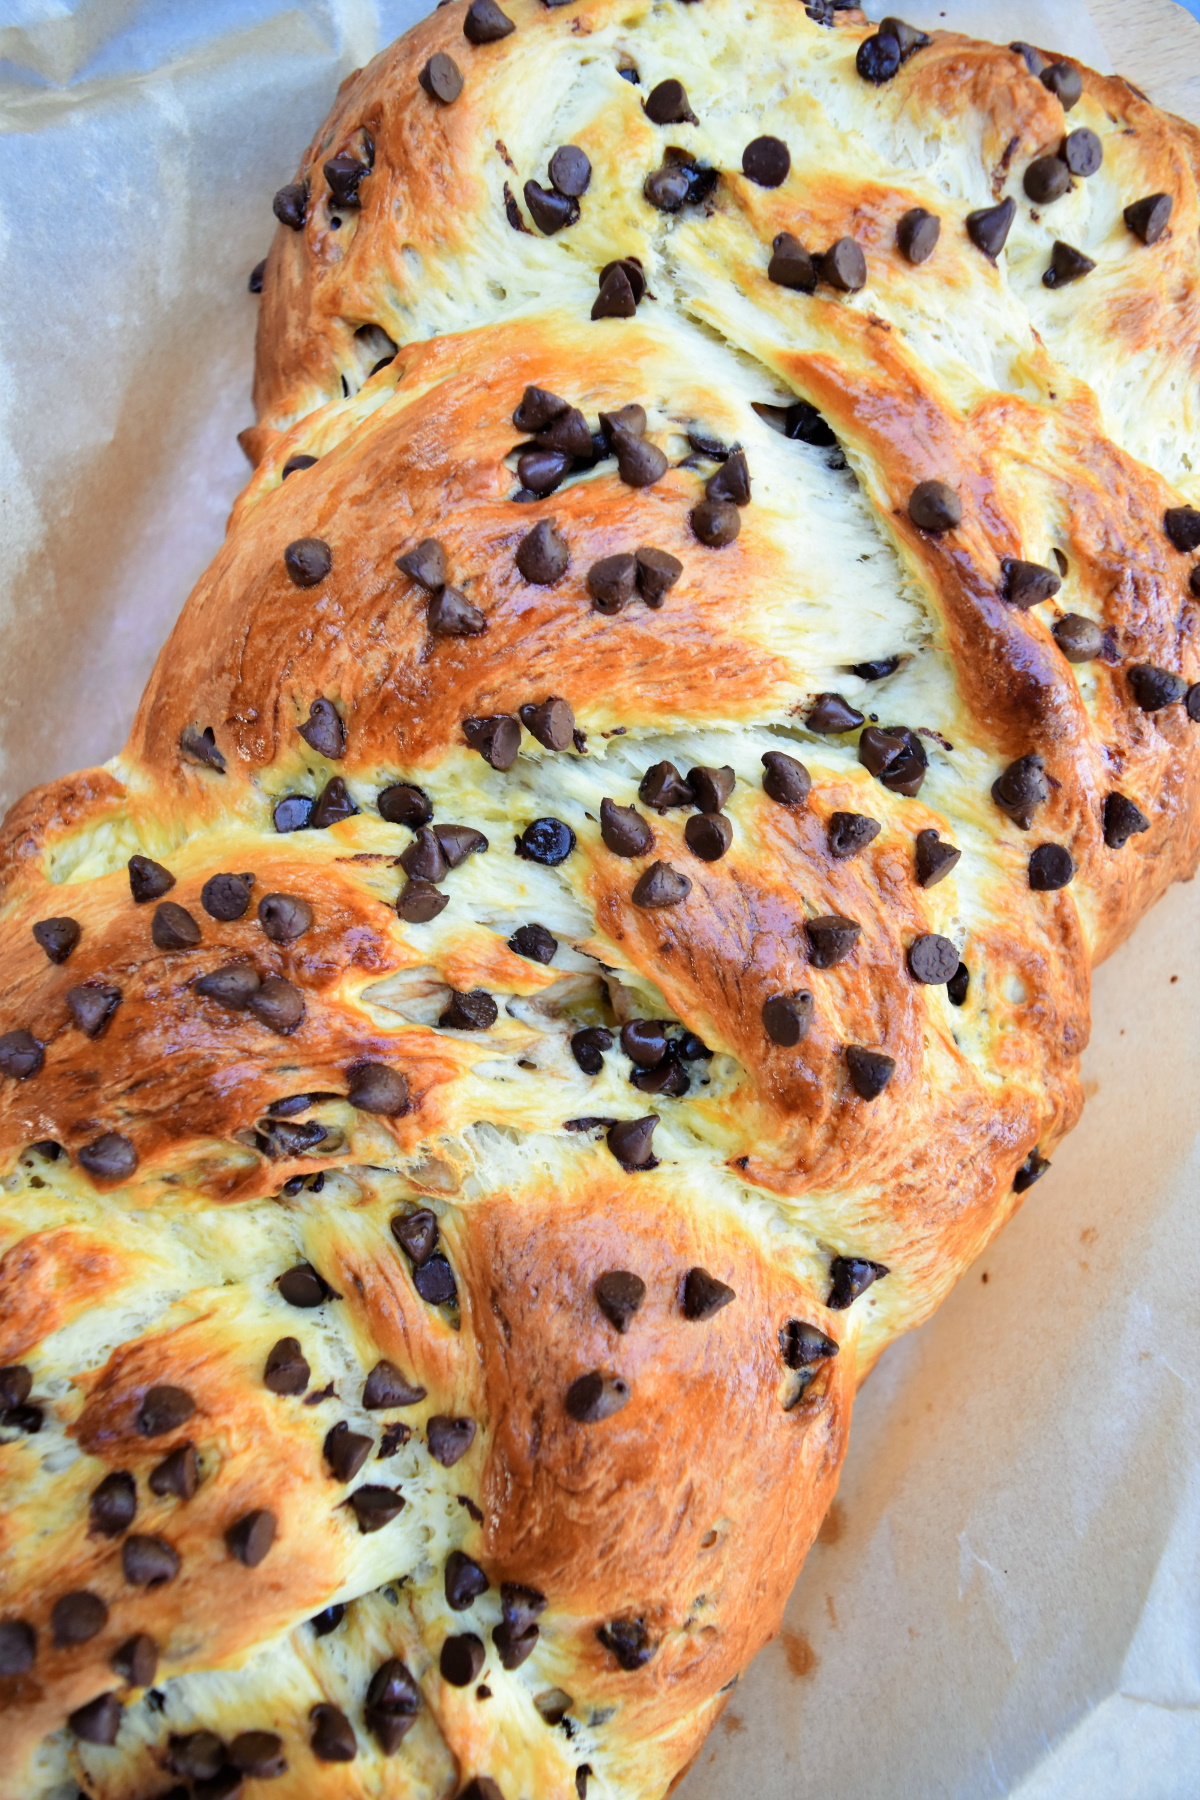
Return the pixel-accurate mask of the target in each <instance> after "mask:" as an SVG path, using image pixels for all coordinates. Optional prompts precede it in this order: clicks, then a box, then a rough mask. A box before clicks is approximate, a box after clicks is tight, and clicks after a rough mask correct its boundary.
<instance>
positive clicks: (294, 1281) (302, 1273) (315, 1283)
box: [276, 1262, 330, 1307]
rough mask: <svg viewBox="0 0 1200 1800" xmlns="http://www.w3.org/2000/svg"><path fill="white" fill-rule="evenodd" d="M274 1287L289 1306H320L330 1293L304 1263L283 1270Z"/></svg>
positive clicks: (325, 1285) (309, 1264) (311, 1269)
mask: <svg viewBox="0 0 1200 1800" xmlns="http://www.w3.org/2000/svg"><path fill="white" fill-rule="evenodd" d="M276 1285H277V1287H278V1288H279V1292H280V1294H281V1295H282V1297H283V1299H285V1300H286V1301H287V1303H288V1305H289V1306H306V1307H308V1306H322V1305H324V1303H325V1301H326V1300H327V1299H328V1298H329V1293H330V1289H329V1286H328V1284H327V1283H326V1282H324V1281H322V1279H321V1277H320V1276H319V1275H318V1274H317V1271H316V1270H315V1269H314V1268H313V1266H312V1264H311V1263H306V1262H302V1263H297V1264H296V1265H295V1267H294V1268H291V1269H285V1270H284V1272H283V1274H282V1275H281V1276H280V1277H279V1280H278V1282H277V1283H276Z"/></svg>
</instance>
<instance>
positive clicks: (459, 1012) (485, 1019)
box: [438, 987, 500, 1031]
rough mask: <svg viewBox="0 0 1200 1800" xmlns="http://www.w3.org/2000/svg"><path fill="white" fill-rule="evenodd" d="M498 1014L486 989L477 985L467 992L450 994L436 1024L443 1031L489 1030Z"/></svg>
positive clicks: (496, 1007)
mask: <svg viewBox="0 0 1200 1800" xmlns="http://www.w3.org/2000/svg"><path fill="white" fill-rule="evenodd" d="M499 1016H500V1009H499V1007H498V1006H497V1005H496V1002H495V1001H494V1000H493V998H492V996H491V995H490V994H489V993H488V991H487V989H486V988H478V987H477V988H472V989H471V991H470V992H469V993H467V994H452V995H451V997H450V1004H449V1005H448V1006H447V1007H446V1010H445V1011H444V1012H443V1013H442V1015H441V1017H440V1018H439V1020H438V1024H439V1025H440V1026H441V1027H442V1029H443V1030H444V1031H490V1030H491V1028H492V1026H493V1025H494V1024H495V1023H496V1020H497V1018H498V1017H499Z"/></svg>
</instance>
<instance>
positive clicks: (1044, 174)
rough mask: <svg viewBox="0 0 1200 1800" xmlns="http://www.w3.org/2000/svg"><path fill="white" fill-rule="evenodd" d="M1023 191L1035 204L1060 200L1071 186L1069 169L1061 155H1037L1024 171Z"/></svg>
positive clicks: (1045, 203) (1046, 203) (1048, 203)
mask: <svg viewBox="0 0 1200 1800" xmlns="http://www.w3.org/2000/svg"><path fill="white" fill-rule="evenodd" d="M1024 186H1025V192H1026V194H1027V195H1028V196H1029V198H1030V199H1031V200H1032V201H1033V202H1034V204H1035V205H1036V206H1049V205H1051V204H1052V202H1053V201H1055V200H1060V199H1061V198H1062V196H1063V195H1064V194H1065V193H1067V192H1068V191H1069V189H1070V186H1071V171H1070V169H1068V167H1067V165H1066V163H1065V162H1064V161H1063V159H1062V157H1061V156H1039V157H1037V158H1036V159H1035V160H1034V161H1033V162H1031V163H1030V165H1029V167H1028V168H1027V169H1026V171H1025V182H1024Z"/></svg>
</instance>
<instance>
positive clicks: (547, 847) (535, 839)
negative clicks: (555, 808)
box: [516, 818, 575, 869]
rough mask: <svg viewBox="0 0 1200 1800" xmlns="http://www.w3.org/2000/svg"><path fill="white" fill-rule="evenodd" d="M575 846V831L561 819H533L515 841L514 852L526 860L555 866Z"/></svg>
mask: <svg viewBox="0 0 1200 1800" xmlns="http://www.w3.org/2000/svg"><path fill="white" fill-rule="evenodd" d="M574 848H575V833H574V832H573V831H572V830H571V827H570V826H569V825H564V823H563V821H562V820H561V819H550V818H546V819H534V821H533V823H532V824H531V825H527V826H526V827H525V829H524V831H523V832H522V833H521V835H520V837H519V838H518V839H517V842H516V854H517V855H518V856H520V857H523V858H524V860H525V861H526V862H535V863H542V864H543V865H544V866H545V867H546V868H550V869H553V868H557V866H558V864H559V863H562V862H566V860H567V858H568V856H570V854H571V852H572V851H573V850H574Z"/></svg>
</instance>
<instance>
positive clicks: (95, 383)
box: [0, 0, 1200, 1800]
mask: <svg viewBox="0 0 1200 1800" xmlns="http://www.w3.org/2000/svg"><path fill="white" fill-rule="evenodd" d="M798 3H799V0H798ZM1130 3H1131V4H1135V3H1136V0H1130ZM423 10H424V6H423V4H422V0H0V268H2V270H3V287H2V290H0V627H2V636H0V643H2V645H3V668H4V673H5V680H4V681H3V682H2V683H0V709H2V710H0V801H2V802H3V804H7V803H8V801H10V800H11V799H12V798H13V797H14V796H15V795H17V794H19V793H20V792H21V791H22V790H23V789H24V788H26V787H27V786H29V785H30V784H32V783H33V782H36V781H41V780H45V779H47V778H48V777H50V776H52V775H54V774H56V773H59V772H61V771H63V770H66V769H69V768H73V767H77V766H81V765H85V764H87V763H89V762H94V761H99V760H101V759H103V758H104V757H106V756H108V755H110V754H111V753H112V752H113V751H114V750H116V749H117V748H118V747H119V745H120V743H121V742H122V740H123V738H124V735H125V730H126V727H127V725H128V721H129V719H130V717H131V715H132V712H133V708H134V706H135V704H136V701H137V697H138V694H139V692H140V690H141V687H142V684H143V682H144V680H145V678H146V675H147V674H148V672H149V669H150V665H151V663H152V661H153V658H154V655H155V652H156V650H157V648H158V646H159V644H160V643H161V642H162V640H163V638H164V637H165V635H166V633H167V631H168V629H169V627H170V624H171V622H172V620H173V619H174V617H175V614H176V613H177V611H178V609H179V607H180V605H181V603H182V601H183V599H184V597H185V595H186V593H187V591H188V589H189V587H190V586H191V584H192V582H193V581H194V580H195V578H196V577H197V576H198V575H199V573H200V571H201V569H202V568H203V567H204V565H205V564H206V563H207V562H208V560H209V558H210V556H211V555H212V553H213V551H214V550H215V548H216V546H217V544H218V543H219V541H220V537H221V533H222V529H223V525H224V519H225V515H226V512H227V510H228V508H229V505H230V502H231V501H232V499H233V496H234V494H235V492H236V490H237V488H238V486H239V485H240V483H241V481H242V480H243V479H244V477H245V474H246V468H245V464H244V462H243V460H242V457H241V453H240V451H239V450H238V448H237V445H236V443H235V433H236V432H237V430H238V429H239V428H240V427H241V426H243V425H246V424H249V423H250V408H249V399H248V394H249V379H250V362H251V352H252V339H253V332H254V320H255V305H256V302H255V301H254V300H253V299H252V298H251V297H250V295H249V294H248V293H247V291H246V278H247V276H248V274H249V271H250V269H251V268H252V266H253V265H254V263H255V262H257V261H258V259H259V258H260V257H261V256H262V255H263V254H264V253H265V250H266V247H267V244H268V241H269V238H270V233H271V230H272V227H273V220H272V216H271V205H270V203H271V195H272V194H273V192H274V190H275V189H276V188H277V187H279V186H280V185H281V184H282V183H283V182H284V181H287V180H289V179H290V178H291V176H292V174H293V171H294V166H295V163H296V160H297V158H298V156H299V154H300V152H301V150H302V149H303V147H304V144H305V142H306V141H307V138H308V136H309V134H310V132H311V131H312V129H313V128H314V126H315V125H316V124H317V122H318V121H319V120H320V118H321V117H322V116H323V114H324V112H325V110H326V108H327V106H328V104H329V102H330V100H331V99H332V96H333V92H334V89H335V87H336V85H337V82H338V81H339V80H340V79H341V77H342V76H343V75H344V74H345V73H347V71H348V70H350V69H351V68H353V67H355V66H356V65H357V64H359V63H362V62H364V61H366V59H367V58H368V57H369V56H370V55H372V54H373V53H374V51H375V50H376V49H378V48H379V47H380V46H381V45H382V44H384V43H386V42H387V41H388V40H389V39H390V38H391V37H393V36H395V35H396V34H397V33H398V32H400V31H402V30H403V29H404V28H405V27H406V26H407V25H408V24H410V23H411V22H412V21H413V19H414V18H416V17H417V16H418V15H419V14H420V13H421V12H422V11H423ZM869 10H870V11H872V13H873V14H874V15H875V16H878V15H879V14H881V13H882V12H884V11H886V10H889V7H888V6H886V5H884V4H882V3H881V4H878V5H874V6H872V7H870V8H869ZM903 10H904V12H905V16H906V17H908V18H910V19H911V20H912V21H913V22H914V23H917V24H922V25H927V26H928V25H937V24H946V25H953V26H956V27H959V28H961V29H964V30H970V31H975V32H978V33H979V34H980V35H984V36H992V37H998V38H1006V39H1007V38H1011V37H1014V36H1021V37H1025V38H1028V39H1031V40H1034V41H1036V42H1039V43H1042V44H1045V45H1048V46H1061V47H1062V48H1063V49H1069V50H1071V51H1072V52H1073V53H1075V54H1077V55H1080V56H1082V57H1084V58H1085V59H1087V60H1090V61H1092V62H1093V63H1094V64H1096V65H1097V66H1099V67H1101V68H1104V67H1108V66H1109V64H1108V61H1107V58H1106V57H1105V53H1104V48H1103V45H1102V44H1101V42H1100V40H1099V38H1098V35H1097V33H1096V30H1095V27H1094V26H1093V25H1092V24H1091V21H1090V19H1089V17H1088V15H1087V12H1086V10H1085V8H1084V7H1083V5H1082V0H944V3H943V4H941V5H939V4H937V3H936V0H929V3H926V0H920V3H911V0H910V4H907V5H906V6H905V7H904V9H903ZM1198 986H1200V916H1198V909H1197V906H1196V904H1195V895H1194V891H1193V890H1192V889H1189V888H1176V889H1175V890H1174V892H1173V893H1172V894H1171V895H1170V896H1169V897H1168V899H1167V900H1166V901H1165V902H1164V903H1163V904H1162V905H1161V906H1160V907H1159V908H1158V909H1157V911H1156V912H1154V913H1153V914H1152V915H1151V916H1150V918H1149V919H1148V920H1147V921H1146V922H1145V924H1144V925H1143V926H1142V928H1141V930H1140V932H1139V933H1138V934H1137V937H1136V938H1135V940H1134V942H1133V943H1132V944H1131V945H1129V946H1128V947H1127V948H1126V949H1125V950H1124V951H1122V952H1121V953H1120V954H1119V955H1118V956H1117V957H1116V958H1115V959H1114V960H1113V961H1112V962H1111V963H1110V964H1108V965H1107V966H1106V967H1105V968H1103V969H1102V970H1101V971H1100V972H1099V974H1098V977H1097V981H1096V991H1095V1031H1094V1036H1093V1043H1092V1047H1091V1049H1090V1050H1089V1052H1088V1056H1087V1062H1086V1072H1087V1077H1088V1082H1089V1092H1090V1094H1091V1095H1092V1099H1091V1104H1090V1107H1089V1111H1088V1113H1087V1114H1086V1116H1085V1119H1084V1122H1083V1124H1082V1126H1081V1127H1080V1129H1079V1130H1078V1131H1077V1132H1076V1134H1075V1136H1074V1137H1073V1138H1072V1139H1070V1140H1069V1141H1068V1143H1067V1144H1066V1145H1065V1146H1064V1147H1063V1148H1062V1149H1061V1150H1060V1151H1059V1152H1058V1153H1057V1155H1056V1156H1055V1158H1054V1168H1053V1170H1052V1171H1051V1173H1050V1174H1048V1175H1047V1176H1046V1177H1045V1178H1044V1180H1043V1181H1042V1182H1041V1183H1040V1184H1039V1185H1038V1186H1037V1187H1035V1188H1034V1189H1033V1190H1032V1192H1031V1194H1030V1197H1029V1199H1028V1201H1027V1202H1026V1205H1025V1209H1024V1211H1023V1212H1022V1214H1021V1215H1020V1216H1019V1217H1018V1219H1017V1220H1016V1221H1015V1223H1014V1224H1012V1225H1011V1226H1010V1227H1009V1228H1008V1230H1007V1231H1006V1232H1005V1234H1004V1235H1003V1236H1002V1238H1001V1239H1000V1240H999V1241H998V1243H997V1244H996V1245H995V1246H994V1247H993V1249H992V1250H991V1251H990V1252H989V1253H988V1254H987V1255H986V1256H985V1257H984V1258H983V1259H982V1260H981V1262H980V1263H979V1265H978V1266H977V1267H976V1269H974V1270H973V1271H970V1272H969V1273H968V1274H967V1275H966V1276H965V1277H964V1279H963V1281H962V1283H961V1285H960V1286H959V1288H958V1290H957V1292H956V1293H955V1294H954V1295H953V1296H952V1297H951V1299H950V1300H949V1301H948V1302H947V1303H946V1305H945V1306H944V1307H943V1309H942V1311H941V1312H940V1314H939V1315H938V1316H937V1317H936V1318H935V1319H934V1320H933V1321H932V1323H931V1324H929V1325H928V1326H926V1327H925V1328H924V1330H922V1331H921V1332H919V1333H917V1334H916V1335H915V1336H914V1337H912V1338H910V1339H908V1340H906V1341H905V1342H904V1343H902V1344H900V1345H897V1346H896V1347H895V1348H894V1349H893V1350H891V1351H890V1352H888V1354H887V1355H886V1356H885V1357H884V1358H883V1360H882V1361H881V1363H880V1365H879V1367H878V1369H877V1370H876V1372H875V1374H874V1375H873V1376H872V1377H871V1380H870V1381H869V1382H868V1383H867V1386H866V1388H865V1390H864V1392H863V1394H862V1397H861V1399H860V1401H859V1404H858V1408H857V1414H856V1418H855V1426H854V1432H853V1434H852V1446H851V1451H850V1456H849V1460H848V1462H847V1465H846V1470H845V1474H844V1477H843V1480H842V1486H841V1492H840V1495H839V1498H838V1501H837V1503H836V1506H835V1508H834V1511H833V1513H832V1514H831V1517H830V1520H829V1521H828V1523H827V1525H826V1527H825V1530H824V1531H823V1532H822V1535H821V1538H820V1540H819V1541H818V1543H817V1545H816V1547H815V1548H814V1550H813V1551H812V1554H811V1556H810V1558H809V1561H808V1565H807V1567H806V1569H805V1571H804V1573H803V1575H802V1577H801V1579H800V1582H799V1584H798V1586H797V1589H796V1592H795V1594H794V1596H793V1598H792V1602H791V1605H790V1607H789V1609H788V1616H787V1620H786V1624H785V1629H784V1631H783V1633H782V1635H781V1637H780V1638H779V1639H778V1640H776V1642H775V1643H773V1644H772V1645H770V1646H769V1647H768V1649H767V1650H765V1651H764V1652H763V1654H762V1656H760V1658H759V1659H758V1661H757V1663H756V1664H755V1665H754V1667H753V1668H752V1670H751V1671H750V1672H749V1674H748V1675H747V1676H746V1677H745V1678H744V1680H743V1681H742V1683H741V1685H740V1687H739V1688H738V1689H737V1690H736V1691H735V1693H734V1695H733V1698H732V1701H731V1704H730V1706H729V1708H728V1710H727V1712H726V1714H725V1717H724V1720H723V1723H722V1725H721V1726H720V1727H718V1729H717V1731H716V1733H715V1734H714V1736H713V1738H712V1740H711V1741H710V1743H709V1745H708V1746H707V1747H706V1748H705V1750H704V1751H703V1753H702V1754H701V1757H700V1759H699V1761H698V1763H697V1764H696V1767H695V1768H694V1770H693V1771H692V1773H691V1774H690V1775H689V1777H688V1778H687V1780H686V1782H685V1784H684V1786H683V1788H682V1789H681V1790H680V1800H740V1797H741V1796H742V1795H744V1794H745V1793H747V1792H751V1791H752V1792H755V1793H756V1794H758V1795H761V1796H762V1797H763V1800H977V1797H979V1800H982V1797H984V1796H997V1795H1009V1796H1013V1797H1014V1800H1195V1797H1196V1796H1197V1795H1200V1404H1198V1401H1197V1395H1196V1391H1195V1381H1196V1372H1200V1283H1198V1282H1197V1272H1198V1271H1200V1151H1198V1149H1197V1139H1198V1135H1200V1033H1198V1031H1197V1026H1196V1023H1195V1018H1196V1013H1197V1007H1196V993H1197V988H1198ZM525 1800H536V1796H529V1797H525Z"/></svg>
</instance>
